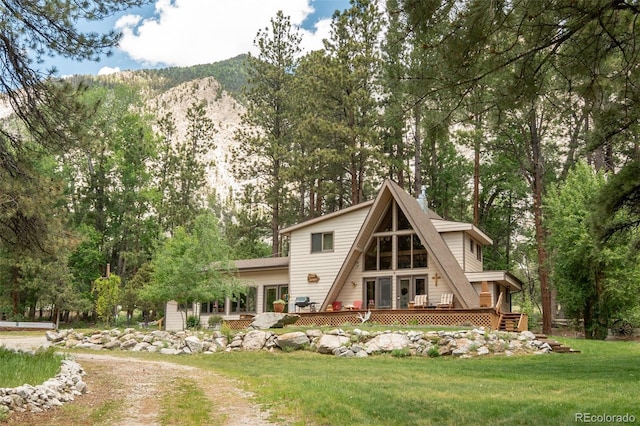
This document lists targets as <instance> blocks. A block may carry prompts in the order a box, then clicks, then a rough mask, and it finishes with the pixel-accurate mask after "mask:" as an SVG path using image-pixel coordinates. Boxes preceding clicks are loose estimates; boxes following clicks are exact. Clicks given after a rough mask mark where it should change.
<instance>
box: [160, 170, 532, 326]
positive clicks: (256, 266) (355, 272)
mask: <svg viewBox="0 0 640 426" xmlns="http://www.w3.org/2000/svg"><path fill="white" fill-rule="evenodd" d="M421 204H423V203H420V202H419V201H418V200H416V199H414V198H413V197H411V196H410V195H409V194H408V193H407V192H406V191H404V190H403V189H402V188H401V187H400V186H399V185H397V184H396V183H394V182H392V181H390V180H386V181H385V182H384V183H383V185H382V187H381V189H380V191H379V192H378V195H377V196H376V198H375V199H374V200H372V201H368V202H364V203H361V204H358V205H355V206H351V207H348V208H346V209H343V210H340V211H337V212H334V213H331V214H327V215H324V216H321V217H318V218H315V219H311V220H308V221H306V222H303V223H300V224H297V225H294V226H290V227H288V228H285V229H283V230H282V231H281V233H282V235H283V236H285V237H288V244H289V256H288V257H279V258H267V259H249V260H238V261H236V266H237V274H238V277H239V278H240V279H241V280H243V281H244V282H245V283H246V285H247V286H248V291H247V293H246V294H245V295H242V296H240V297H238V298H237V299H235V300H230V299H227V300H219V301H211V302H204V303H195V304H194V306H193V310H192V312H193V313H195V314H199V315H201V317H202V318H204V319H206V317H207V316H208V315H211V314H216V315H221V316H223V318H225V319H228V320H233V319H240V318H243V317H247V316H250V315H255V314H259V313H262V312H269V311H273V305H272V303H273V301H274V300H276V299H280V298H284V299H286V300H287V301H288V306H287V309H288V311H289V312H307V311H310V310H315V311H319V312H327V311H333V312H335V310H337V309H346V308H349V309H362V310H369V309H371V310H408V309H411V308H415V306H414V304H415V303H414V301H415V300H418V299H420V298H416V296H422V299H421V301H422V302H426V303H423V305H421V306H420V307H421V308H423V309H430V308H434V307H436V306H437V305H438V304H439V303H440V302H441V301H442V300H443V295H444V297H445V298H446V297H449V299H450V300H451V302H452V305H450V307H452V308H453V309H456V310H459V309H475V308H480V307H495V305H496V303H498V301H500V304H501V306H500V307H499V308H500V310H501V311H503V312H509V311H510V310H511V293H513V292H516V291H520V290H521V282H520V281H519V280H518V279H517V278H516V277H514V276H513V275H511V274H510V273H508V272H506V271H484V270H483V259H482V255H483V247H484V246H487V245H490V244H492V241H491V239H490V238H489V237H488V236H487V235H486V234H485V233H484V232H482V231H481V230H480V229H478V228H477V227H476V226H474V225H472V224H468V223H461V222H452V221H448V220H444V219H442V218H441V217H440V216H438V215H437V214H436V213H435V212H433V211H432V210H429V209H428V208H426V207H424V206H423V205H421ZM483 287H484V289H483ZM481 292H482V293H483V297H482V298H481V297H480V295H481ZM301 297H302V298H309V300H310V301H311V302H312V304H310V305H308V306H305V307H302V308H301V307H299V306H296V305H295V301H296V299H297V298H301ZM481 299H482V300H481ZM336 302H337V303H336ZM334 308H335V309H334ZM165 317H166V327H167V329H169V330H171V329H180V328H182V321H181V318H180V313H179V312H178V311H177V307H176V305H175V303H173V302H170V303H168V304H167V307H166V312H165Z"/></svg>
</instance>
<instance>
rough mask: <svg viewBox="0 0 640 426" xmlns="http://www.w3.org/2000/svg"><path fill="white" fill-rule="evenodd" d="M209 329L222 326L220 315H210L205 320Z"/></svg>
mask: <svg viewBox="0 0 640 426" xmlns="http://www.w3.org/2000/svg"><path fill="white" fill-rule="evenodd" d="M207 323H208V324H209V327H216V326H218V325H220V324H222V317H221V316H220V315H211V316H210V317H209V319H208V320H207Z"/></svg>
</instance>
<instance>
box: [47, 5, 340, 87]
mask: <svg viewBox="0 0 640 426" xmlns="http://www.w3.org/2000/svg"><path fill="white" fill-rule="evenodd" d="M348 7H349V0H155V1H154V2H153V3H151V4H149V5H148V6H145V7H143V8H136V9H130V10H128V11H127V12H125V13H121V14H119V15H117V16H114V17H111V18H110V19H108V20H105V21H102V22H98V23H95V22H94V23H91V24H90V25H89V26H87V27H86V28H83V29H88V30H90V31H96V32H106V31H109V30H111V29H116V30H118V31H121V32H122V33H123V38H122V40H121V42H120V45H119V47H118V48H116V49H114V51H113V55H112V56H109V57H107V56H103V57H102V58H101V60H100V61H99V62H91V61H86V62H81V63H79V62H74V61H70V60H65V59H60V58H54V59H52V60H51V61H47V63H46V64H45V66H46V67H47V68H50V67H51V66H55V67H56V68H57V70H58V75H60V76H65V75H72V74H92V75H96V74H108V73H110V72H116V71H121V70H122V71H123V70H135V69H140V68H162V67H167V66H189V65H196V64H203V63H211V62H217V61H221V60H225V59H228V58H231V57H234V56H236V55H239V54H241V53H246V52H248V51H253V52H255V48H254V46H253V40H254V38H255V36H256V33H257V32H258V30H259V29H260V28H265V27H267V26H269V21H270V19H271V18H272V17H274V16H275V14H276V12H277V11H278V10H282V11H283V12H284V13H285V15H288V16H290V17H291V21H292V23H293V24H294V25H297V26H299V27H300V28H301V30H302V32H303V41H302V47H303V49H304V50H306V51H309V50H314V49H319V48H321V47H322V39H323V38H326V37H328V35H329V23H330V20H331V16H332V15H333V13H334V11H335V10H336V9H338V10H344V9H346V8H348Z"/></svg>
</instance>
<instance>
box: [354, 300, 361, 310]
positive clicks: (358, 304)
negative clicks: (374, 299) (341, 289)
mask: <svg viewBox="0 0 640 426" xmlns="http://www.w3.org/2000/svg"><path fill="white" fill-rule="evenodd" d="M360 309H362V300H354V301H353V310H354V311H359V310H360Z"/></svg>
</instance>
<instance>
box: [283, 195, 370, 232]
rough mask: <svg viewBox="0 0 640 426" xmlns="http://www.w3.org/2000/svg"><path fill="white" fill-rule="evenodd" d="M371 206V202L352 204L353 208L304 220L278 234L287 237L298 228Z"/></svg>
mask: <svg viewBox="0 0 640 426" xmlns="http://www.w3.org/2000/svg"><path fill="white" fill-rule="evenodd" d="M371 204H373V200H369V201H364V202H362V203H360V204H354V205H353V206H349V207H347V208H344V209H341V210H338V211H336V212H332V213H328V214H325V215H322V216H318V217H315V218H313V219H309V220H306V221H304V222H301V223H297V224H295V225H291V226H288V227H286V228H283V229H281V230H280V233H281V234H283V235H287V234H290V233H291V232H292V231H296V230H298V229H300V228H304V227H307V226H310V225H315V224H316V223H320V222H324V221H325V220H329V219H333V218H336V217H338V216H342V215H344V214H347V213H350V212H352V211H356V210H360V209H363V208H365V207H369V206H370V205H371Z"/></svg>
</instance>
